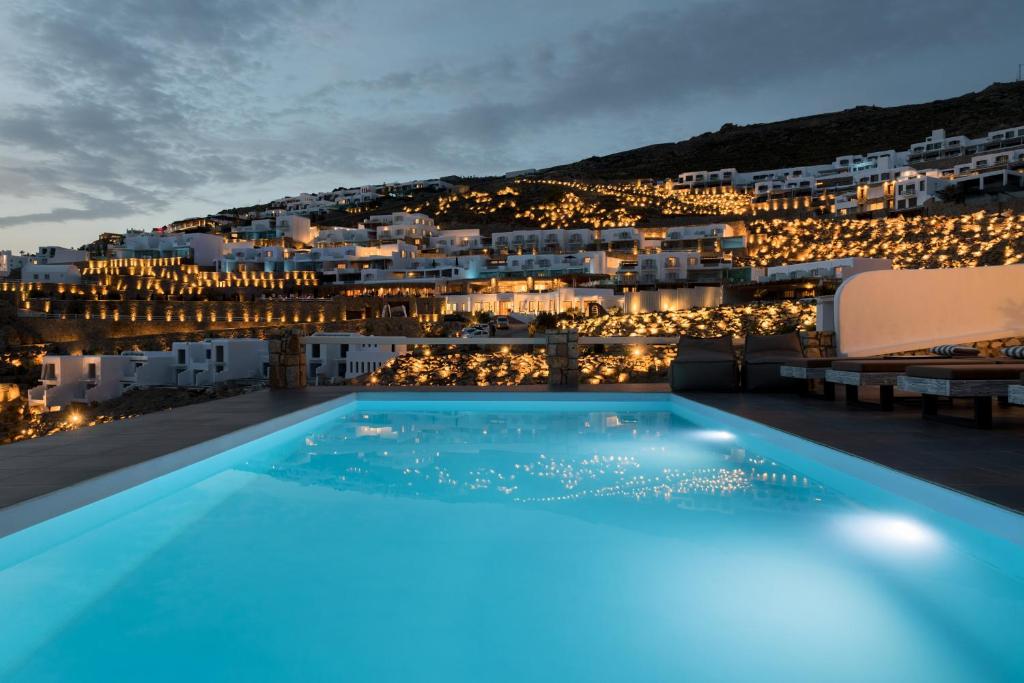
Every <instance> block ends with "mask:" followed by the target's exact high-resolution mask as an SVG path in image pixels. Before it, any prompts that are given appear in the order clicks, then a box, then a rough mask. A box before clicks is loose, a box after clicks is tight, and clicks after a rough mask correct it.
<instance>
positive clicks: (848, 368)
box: [832, 356, 992, 372]
mask: <svg viewBox="0 0 1024 683" xmlns="http://www.w3.org/2000/svg"><path fill="white" fill-rule="evenodd" d="M956 362H957V364H963V363H991V362H992V359H990V358H963V359H958V360H957V361H956ZM919 365H950V361H949V359H948V358H928V357H918V356H907V357H906V358H880V359H878V360H837V361H835V362H834V363H832V369H833V370H839V371H841V372H903V371H904V370H905V369H906V368H909V367H917V366H919Z"/></svg>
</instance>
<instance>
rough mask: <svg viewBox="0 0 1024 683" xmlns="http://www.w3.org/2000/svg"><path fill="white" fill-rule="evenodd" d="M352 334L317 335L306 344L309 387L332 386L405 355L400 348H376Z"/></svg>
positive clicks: (373, 344) (359, 335) (369, 342)
mask: <svg viewBox="0 0 1024 683" xmlns="http://www.w3.org/2000/svg"><path fill="white" fill-rule="evenodd" d="M368 340H369V338H368V337H365V336H364V335H361V334H358V333H355V332H332V333H323V332H317V333H315V334H313V335H311V336H310V337H309V338H308V340H307V341H306V364H307V370H308V374H307V377H308V378H309V383H310V384H332V383H334V382H335V381H338V380H347V379H352V378H353V377H360V376H362V375H365V374H367V373H370V372H373V371H374V370H376V369H377V368H379V367H380V366H381V365H384V363H386V362H388V361H389V360H390V359H392V358H394V357H395V356H400V355H402V354H404V353H406V351H407V348H406V346H405V345H403V344H379V343H376V342H371V341H368Z"/></svg>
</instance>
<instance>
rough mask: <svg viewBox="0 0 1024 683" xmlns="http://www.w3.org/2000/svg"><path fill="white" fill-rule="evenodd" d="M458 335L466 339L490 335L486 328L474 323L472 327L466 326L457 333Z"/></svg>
mask: <svg viewBox="0 0 1024 683" xmlns="http://www.w3.org/2000/svg"><path fill="white" fill-rule="evenodd" d="M459 336H460V337H462V338H464V339H468V338H470V337H489V336H491V335H490V334H489V333H488V332H487V329H486V328H483V327H480V326H478V325H474V326H473V327H467V328H466V329H464V330H462V332H460V333H459Z"/></svg>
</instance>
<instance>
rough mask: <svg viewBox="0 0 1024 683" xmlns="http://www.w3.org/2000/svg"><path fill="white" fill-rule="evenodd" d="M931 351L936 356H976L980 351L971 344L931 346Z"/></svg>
mask: <svg viewBox="0 0 1024 683" xmlns="http://www.w3.org/2000/svg"><path fill="white" fill-rule="evenodd" d="M931 352H932V353H934V354H935V355H936V356H945V357H946V358H952V357H953V356H977V355H978V354H979V353H981V351H979V350H978V349H976V348H974V347H973V346H957V345H956V344H940V345H938V346H933V347H932V348H931Z"/></svg>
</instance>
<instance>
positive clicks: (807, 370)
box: [779, 357, 843, 401]
mask: <svg viewBox="0 0 1024 683" xmlns="http://www.w3.org/2000/svg"><path fill="white" fill-rule="evenodd" d="M837 360H843V359H842V358H835V357H824V358H793V359H792V360H788V361H786V362H785V363H783V364H782V365H780V366H779V376H781V377H788V378H790V379H797V380H802V381H804V382H805V383H806V387H807V391H808V392H809V391H810V385H811V382H813V381H814V380H821V381H822V383H823V389H822V396H823V397H824V398H825V399H827V400H829V401H831V400H833V399H835V397H836V385H835V384H833V383H832V382H829V381H828V380H826V379H825V371H826V370H828V369H829V368H830V367H832V363H833V362H835V361H837Z"/></svg>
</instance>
